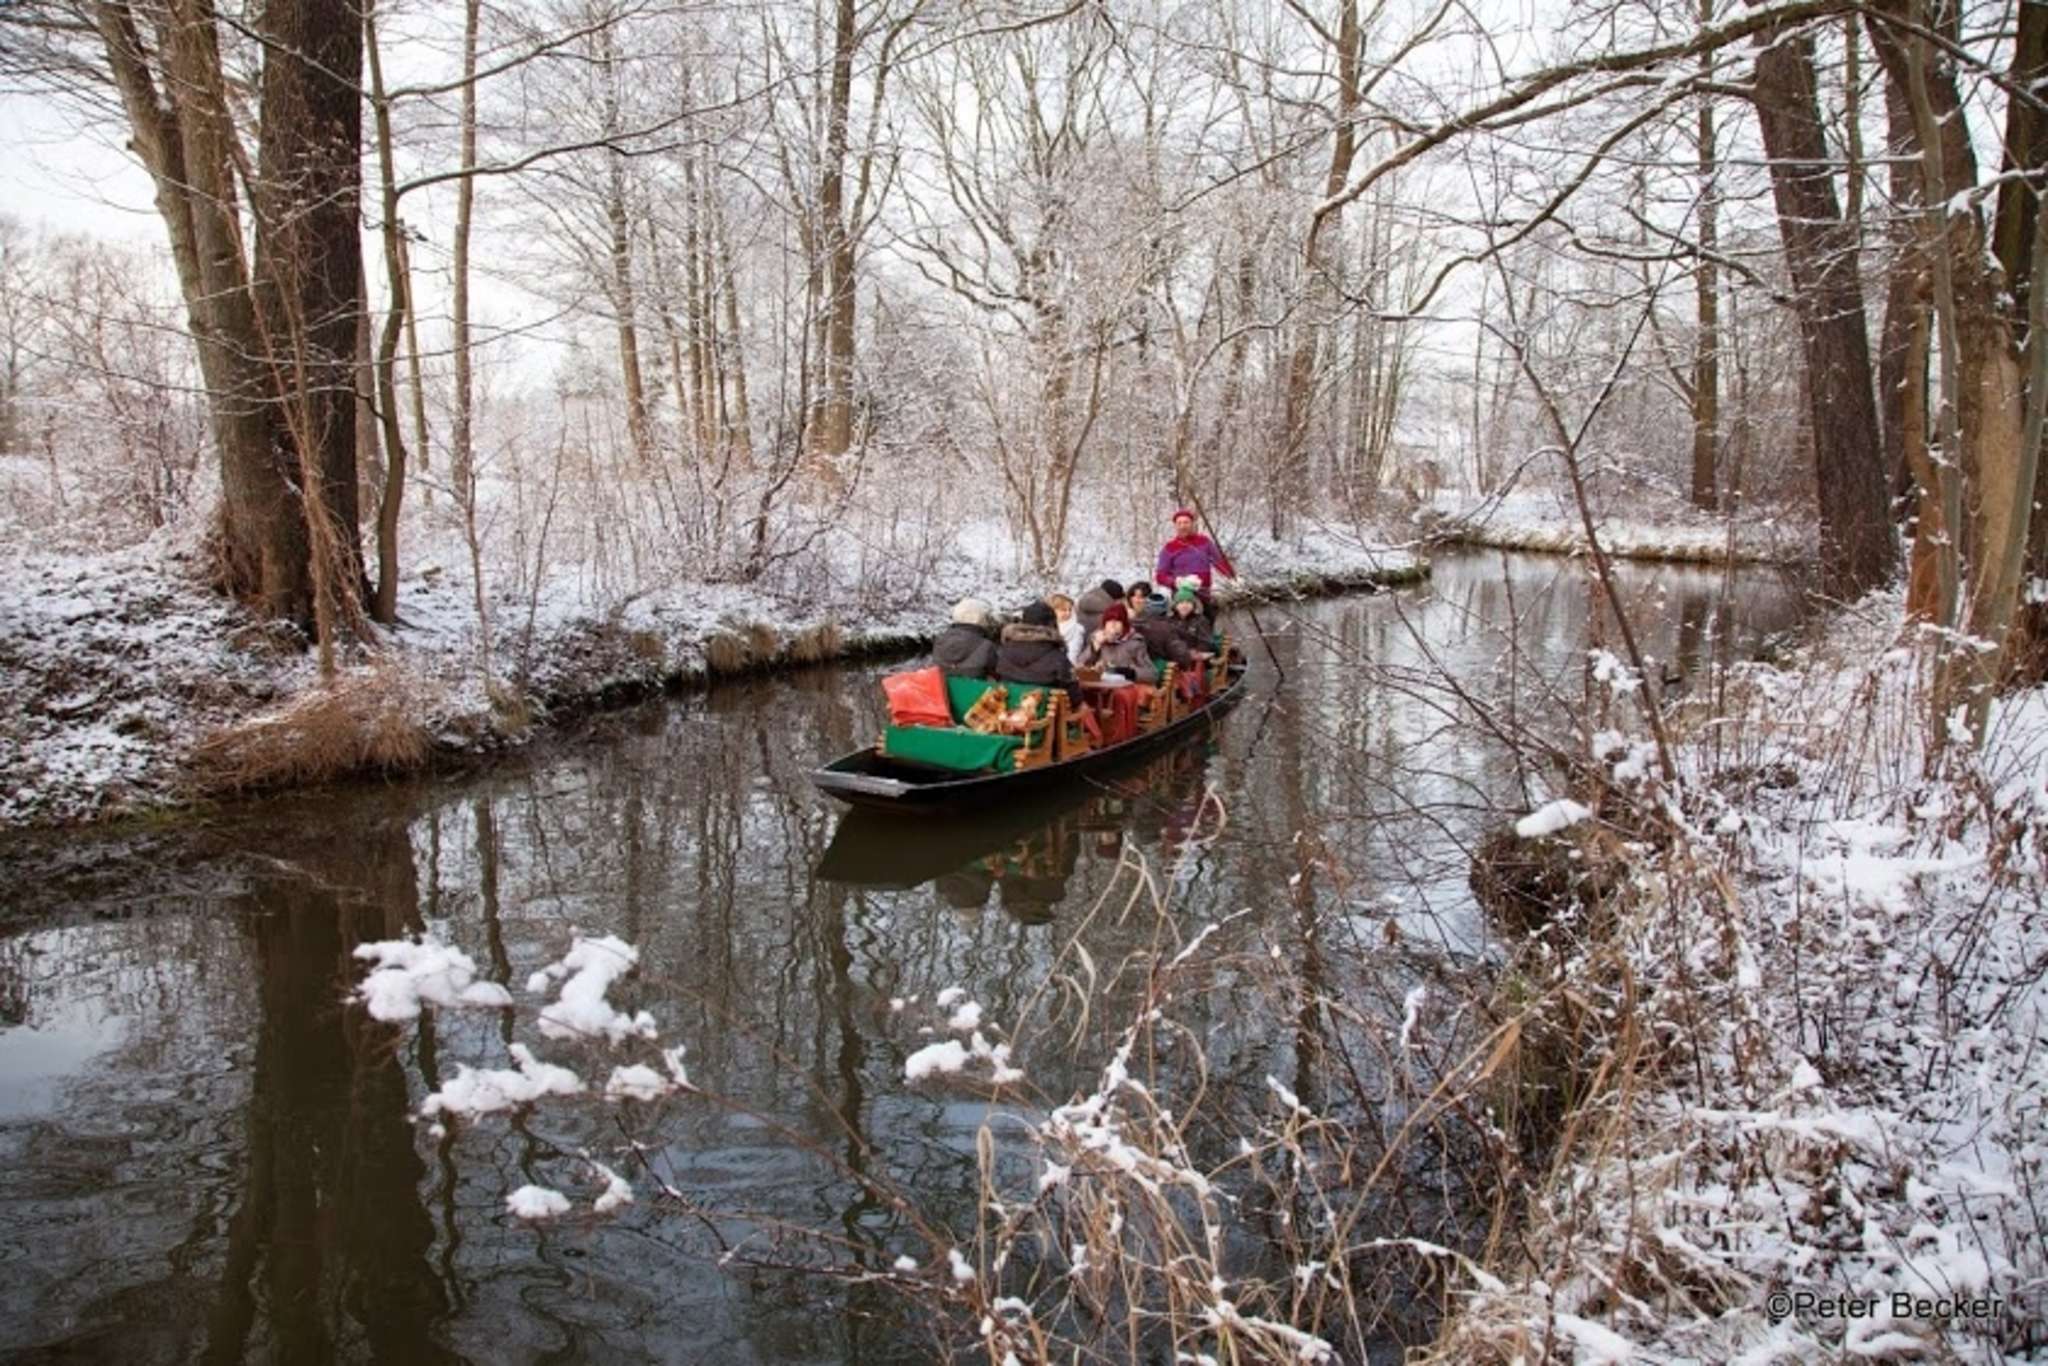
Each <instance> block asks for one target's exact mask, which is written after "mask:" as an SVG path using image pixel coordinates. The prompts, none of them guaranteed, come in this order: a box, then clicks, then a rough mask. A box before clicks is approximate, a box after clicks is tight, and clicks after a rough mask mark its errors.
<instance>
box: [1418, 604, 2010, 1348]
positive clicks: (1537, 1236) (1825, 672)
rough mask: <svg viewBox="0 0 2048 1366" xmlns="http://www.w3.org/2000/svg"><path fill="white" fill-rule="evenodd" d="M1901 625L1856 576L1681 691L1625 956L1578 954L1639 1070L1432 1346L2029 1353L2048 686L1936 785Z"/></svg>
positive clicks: (1588, 987) (1617, 943)
mask: <svg viewBox="0 0 2048 1366" xmlns="http://www.w3.org/2000/svg"><path fill="white" fill-rule="evenodd" d="M1900 619H1901V610H1900V604H1899V602H1898V601H1897V599H1896V598H1895V597H1893V598H1883V597H1880V598H1876V599H1872V600H1869V601H1866V602H1865V603H1864V604H1862V606H1861V607H1860V608H1859V609H1857V611H1856V612H1854V613H1852V614H1850V615H1848V616H1847V617H1845V618H1844V619H1843V620H1842V621H1841V622H1840V623H1839V625H1838V627H1837V629H1836V630H1835V631H1834V632H1833V633H1832V634H1831V635H1830V636H1829V637H1828V639H1827V640H1826V641H1824V642H1823V643H1822V644H1821V645H1820V646H1818V647H1817V648H1816V650H1815V652H1814V653H1813V655H1812V656H1811V657H1809V658H1808V659H1806V660H1803V661H1800V662H1799V663H1798V664H1796V665H1793V666H1790V667H1787V668H1783V669H1780V668H1769V667H1764V666H1743V667H1742V668H1741V669H1739V670H1738V672H1737V675H1736V677H1735V678H1734V679H1733V680H1732V682H1731V685H1730V688H1729V690H1728V693H1727V696H1726V699H1725V703H1724V705H1722V706H1720V707H1717V708H1715V709H1714V710H1712V711H1708V710H1705V709H1703V710H1702V711H1701V712H1700V714H1699V715H1698V716H1697V717H1695V718H1694V724H1693V726H1692V728H1691V731H1690V738H1689V739H1688V740H1687V741H1686V742H1685V744H1684V748H1683V752H1682V755H1681V759H1682V766H1683V768H1684V770H1685V773H1686V777H1685V782H1684V783H1683V784H1682V787H1681V790H1682V791H1684V792H1685V793H1686V794H1687V795H1686V796H1684V797H1683V798H1682V799H1681V800H1680V802H1679V803H1678V809H1679V811H1680V813H1681V816H1680V819H1681V820H1682V822H1683V826H1684V831H1685V833H1684V834H1683V835H1682V836H1681V838H1680V840H1679V842H1678V844H1677V846H1676V847H1675V848H1674V849H1673V850H1672V851H1671V852H1670V853H1669V854H1668V855H1666V856H1662V857H1646V858H1643V859H1642V860H1641V862H1640V864H1639V869H1640V871H1639V879H1640V883H1639V886H1638V889H1637V890H1638V892H1639V893H1640V895H1639V896H1638V898H1637V899H1636V900H1635V901H1634V903H1633V908H1632V910H1631V912H1630V914H1629V915H1628V916H1627V917H1626V918H1625V922H1624V923H1623V924H1622V925H1621V926H1620V927H1619V929H1618V931H1617V933H1616V935H1615V937H1614V939H1613V941H1612V943H1613V946H1614V947H1615V948H1616V949H1617V950H1618V951H1619V955H1620V960H1621V961H1620V962H1619V963H1617V962H1616V961H1615V960H1614V959H1611V958H1608V957H1606V955H1605V954H1604V953H1600V954H1594V955H1592V956H1590V957H1589V958H1587V959H1586V960H1585V961H1580V962H1573V963H1569V964H1568V966H1567V969H1566V970H1567V974H1568V976H1569V978H1570V980H1572V981H1573V982H1574V983H1575V987H1574V990H1575V991H1577V992H1579V993H1581V995H1582V997H1583V998H1592V999H1596V1000H1604V1001H1605V1002H1606V1003H1607V1005H1608V1006H1609V1008H1610V1010H1611V1012H1612V1014H1611V1015H1610V1019H1613V1020H1619V1019H1620V1018H1621V1017H1622V1016H1623V1015H1628V1016H1630V1017H1632V1025H1633V1029H1634V1033H1633V1034H1632V1035H1629V1036H1625V1037H1632V1038H1633V1039H1635V1040H1637V1041H1639V1042H1640V1043H1641V1044H1642V1045H1643V1048H1644V1053H1643V1054H1642V1055H1641V1056H1642V1058H1643V1059H1644V1060H1645V1065H1644V1066H1643V1067H1642V1068H1641V1070H1640V1071H1633V1070H1631V1069H1629V1068H1626V1067H1625V1068H1624V1071H1625V1072H1628V1073H1629V1074H1630V1075H1631V1078H1632V1080H1631V1083H1630V1084H1625V1085H1622V1086H1620V1087H1619V1088H1618V1089H1617V1090H1616V1091H1611V1092H1609V1093H1608V1095H1607V1096H1606V1098H1605V1099H1604V1100H1602V1101H1601V1102H1599V1103H1598V1104H1596V1105H1595V1106H1593V1107H1591V1108H1590V1109H1589V1110H1588V1111H1586V1112H1585V1113H1581V1114H1579V1115H1577V1116H1575V1117H1574V1118H1573V1119H1572V1120H1571V1121H1570V1122H1571V1123H1572V1124H1573V1125H1574V1126H1576V1127H1577V1128H1578V1130H1579V1134H1580V1141H1579V1142H1578V1144H1577V1145H1576V1147H1575V1149H1574V1152H1575V1153H1576V1157H1575V1159H1574V1160H1571V1161H1568V1163H1567V1164H1566V1166H1565V1167H1564V1168H1563V1169H1562V1170H1560V1171H1559V1172H1557V1173H1554V1174H1553V1179H1552V1180H1551V1181H1550V1182H1549V1183H1548V1184H1547V1185H1546V1186H1544V1187H1543V1188H1542V1189H1541V1190H1540V1191H1539V1193H1538V1195H1537V1197H1536V1199H1535V1202H1534V1206H1533V1209H1532V1218H1531V1225H1532V1226H1531V1227H1530V1229H1529V1230H1528V1234H1527V1247H1528V1249H1529V1254H1530V1255H1529V1259H1528V1261H1527V1262H1524V1263H1523V1264H1521V1265H1520V1266H1519V1267H1506V1268H1503V1267H1498V1266H1497V1267H1495V1268H1494V1269H1493V1270H1494V1272H1495V1273H1496V1274H1494V1275H1489V1274H1487V1273H1485V1272H1481V1271H1477V1269H1472V1270H1473V1271H1474V1274H1473V1275H1472V1276H1471V1277H1470V1278H1468V1279H1467V1280H1466V1281H1465V1284H1466V1285H1468V1286H1470V1285H1473V1284H1475V1283H1476V1285H1477V1288H1476V1289H1475V1290H1473V1291H1472V1293H1471V1297H1470V1299H1469V1301H1468V1302H1467V1305H1466V1311H1465V1313H1464V1315H1463V1316H1462V1318H1461V1319H1460V1320H1459V1321H1458V1322H1457V1324H1456V1325H1455V1330H1454V1333H1453V1335H1452V1336H1451V1338H1450V1339H1449V1340H1448V1341H1447V1343H1446V1344H1445V1346H1446V1350H1447V1352H1448V1356H1447V1358H1446V1359H1455V1360H1467V1359H1473V1357H1474V1356H1475V1355H1477V1354H1481V1353H1483V1354H1485V1355H1486V1356H1487V1357H1488V1358H1492V1359H1504V1355H1516V1354H1518V1353H1521V1354H1527V1355H1529V1356H1531V1357H1538V1356H1541V1355H1542V1354H1543V1353H1544V1352H1545V1351H1550V1352H1555V1353H1556V1354H1557V1356H1558V1357H1559V1358H1561V1359H1566V1360H1578V1361H1584V1362H1593V1361H1601V1362H1605V1361H1641V1362H1747V1363H1767V1362H1808V1361H1818V1360H1849V1359H1856V1360H1897V1361H1908V1360H1962V1361H1983V1362H1990V1361H2018V1360H2039V1359H2041V1357H2042V1354H2044V1353H2048V1252H2044V1249H2043V1234H2044V1209H2048V915H2044V913H2043V910H2042V906H2043V903H2044V892H2048V886H2044V884H2048V842H2044V841H2048V692H2044V691H2042V690H2036V691H2033V692H2030V693H2026V694H2023V695H2021V696H2019V697H2017V698H2015V699H2012V700H2009V701H2008V702H2006V703H2005V704H2004V705H2002V706H2001V707H1999V708H1998V710H1997V712H1996V714H1995V719H1994V722H1993V725H1992V726H1991V728H1990V731H1989V733H1988V735H1987V737H1986V740H1985V743H1984V745H1983V748H1982V750H1981V752H1980V755H1979V756H1978V757H1977V758H1976V759H1975V760H1974V761H1972V762H1970V763H1968V764H1966V765H1965V766H1964V767H1963V768H1962V770H1961V771H1959V772H1957V773H1955V774H1953V775H1952V776H1949V777H1947V778H1944V779H1942V780H1940V781H1931V780H1928V779H1927V778H1925V777H1924V776H1923V773H1922V761H1921V754H1920V747H1919V741H1920V736H1921V735H1922V734H1923V733H1924V729H1923V716H1922V711H1923V706H1924V703H1923V701H1922V699H1923V697H1924V685H1925V682H1926V680H1925V678H1924V676H1923V671H1924V669H1925V667H1926V657H1925V654H1924V652H1922V651H1920V650H1918V649H1914V648H1909V645H1908V644H1907V643H1904V642H1909V641H1910V640H1911V637H1910V636H1909V635H1907V634H1905V633H1903V632H1902V631H1901V629H1900V627H1899V622H1900ZM1615 752H1616V753H1617V754H1618V753H1619V752H1620V751H1619V750H1616V751H1615ZM1644 758H1645V755H1644V752H1643V750H1642V749H1641V748H1640V747H1637V748H1636V749H1635V751H1634V753H1633V754H1632V756H1630V757H1629V758H1624V759H1622V761H1621V765H1622V766H1624V767H1625V769H1626V771H1625V772H1624V773H1623V774H1622V775H1621V777H1620V778H1619V781H1621V782H1624V783H1627V782H1633V781H1641V779H1640V778H1639V777H1636V776H1635V775H1638V774H1641V773H1643V772H1645V771H1647V767H1648V766H1647V765H1646V764H1645V763H1644ZM1560 952H1562V953H1565V954H1566V956H1567V957H1568V956H1569V953H1570V951H1569V950H1568V949H1561V950H1560ZM1624 965H1625V966H1626V968H1627V979H1628V980H1629V982H1630V989H1631V991H1632V993H1633V995H1632V996H1631V997H1630V999H1629V1000H1628V1001H1627V1002H1625V1003H1624V1002H1623V1000H1622V998H1621V993H1620V989H1619V986H1618V982H1619V981H1620V980H1621V974H1620V972H1619V968H1620V967H1621V966H1624ZM1650 1060H1654V1061H1650ZM1610 1080H1612V1078H1610Z"/></svg>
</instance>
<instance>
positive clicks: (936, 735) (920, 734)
mask: <svg viewBox="0 0 2048 1366" xmlns="http://www.w3.org/2000/svg"><path fill="white" fill-rule="evenodd" d="M1023 744H1024V741H1023V739H1022V738H1021V737H1020V736H1015V735H981V734H977V733H976V732H974V731H971V730H963V729H960V728H959V727H942V726H891V727H889V728H888V729H887V730H885V731H883V732H882V753H884V754H886V755H888V756H889V757H890V758H892V759H907V760H910V761H911V762H913V763H920V764H931V765H933V766H934V767H936V768H950V769H952V770H954V771H955V772H959V773H978V772H981V771H983V770H985V769H993V770H995V771H996V772H998V773H1008V772H1009V771H1010V770H1011V769H1013V768H1014V767H1016V762H1017V751H1018V750H1019V749H1020V748H1022V747H1023Z"/></svg>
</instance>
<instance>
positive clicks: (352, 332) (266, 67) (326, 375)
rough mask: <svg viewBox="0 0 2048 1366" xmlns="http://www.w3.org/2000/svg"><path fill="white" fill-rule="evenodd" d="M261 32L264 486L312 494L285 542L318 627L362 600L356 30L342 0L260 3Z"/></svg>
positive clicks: (259, 264)
mask: <svg viewBox="0 0 2048 1366" xmlns="http://www.w3.org/2000/svg"><path fill="white" fill-rule="evenodd" d="M262 31H263V36H264V40H265V54H266V55H265V59H264V63H263V79H262V83H261V93H260V97H259V103H258V112H259V117H260V118H261V120H262V124H261V126H262V141H261V151H260V155H259V160H258V175H257V184H256V189H255V199H256V203H257V205H258V232H257V235H256V288H257V296H258V299H259V300H260V301H261V303H262V305H263V307H262V312H263V317H262V318H261V320H260V325H261V328H262V331H263V334H264V335H263V336H262V338H261V340H262V341H263V342H265V343H266V344H267V347H266V354H267V356H268V359H269V364H270V369H271V375H272V395H273V396H274V398H275V399H276V411H277V418H278V421H277V422H276V423H274V426H276V427H277V428H278V429H279V435H280V437H281V438H282V439H281V441H280V442H279V443H278V445H277V447H276V448H275V450H274V458H273V462H272V467H271V470H270V471H269V477H271V478H277V479H283V480H285V481H286V482H287V483H288V484H289V483H291V482H297V483H298V484H299V486H300V487H301V488H302V489H305V490H307V491H308V492H309V493H314V492H315V491H317V494H316V496H312V497H308V498H305V499H299V500H293V501H294V503H295V504H296V507H295V511H296V516H295V517H294V518H293V520H294V521H295V522H296V523H297V525H296V527H295V528H294V534H293V540H294V542H295V545H303V546H304V551H303V552H296V550H295V553H302V555H303V559H304V562H305V564H306V579H307V589H308V590H309V592H310V593H311V595H312V597H313V599H314V602H313V606H314V611H315V616H316V617H324V616H325V615H326V614H327V613H329V612H331V611H335V610H346V609H345V608H343V606H342V602H341V599H342V597H343V596H344V595H346V597H347V599H348V602H349V603H350V604H353V603H355V602H357V601H359V600H360V594H361V587H362V583H363V551H362V541H361V537H360V534H359V532H358V522H359V520H360V519H359V516H358V500H357V492H356V412H355V401H354V387H353V376H352V371H353V368H354V356H355V337H356V319H357V315H358V314H359V313H360V312H361V311H362V307H363V244H362V228H361V221H362V215H361V208H360V203H359V199H360V192H361V182H362V150H363V106H362V91H361V76H362V70H363V30H362V21H361V16H360V14H359V13H358V12H357V10H356V8H355V6H354V5H352V4H350V3H348V0H270V3H268V4H267V5H266V6H265V7H264V9H263V19H262ZM329 636H331V632H327V631H323V637H329Z"/></svg>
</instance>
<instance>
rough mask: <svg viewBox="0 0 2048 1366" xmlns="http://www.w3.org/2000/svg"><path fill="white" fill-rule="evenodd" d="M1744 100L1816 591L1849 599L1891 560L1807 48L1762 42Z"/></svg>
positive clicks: (1859, 311)
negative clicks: (1772, 245)
mask: <svg viewBox="0 0 2048 1366" xmlns="http://www.w3.org/2000/svg"><path fill="white" fill-rule="evenodd" d="M1763 41H1764V46H1763V47H1762V49H1761V50H1760V51H1759V52H1758V53H1757V58H1756V81H1755V86H1754V96H1753V98H1754V100H1755V103H1756V110H1757V122H1758V124H1759V126H1760V128H1761V130H1762V133H1763V141H1764V150H1765V152H1766V153H1767V154H1768V156H1769V157H1770V161H1771V166H1770V170H1771V192H1772V196H1773V198H1774V199H1775V201H1776V204H1777V210H1778V232H1779V236H1780V237H1781V238H1782V240H1783V242H1784V246H1785V262H1786V270H1787V273H1788V275H1789V276H1790V277H1791V282H1792V292H1793V296H1794V301H1795V306H1796V308H1797V310H1798V314H1799V332H1800V341H1801V344H1802V347H1803V349H1804V353H1805V362H1806V363H1805V371H1806V378H1807V388H1808V394H1809V399H1808V405H1809V406H1808V414H1809V417H1810V420H1811V426H1812V430H1813V444H1814V473H1815V477H1816V482H1817V484H1818V486H1819V495H1820V522H1821V526H1820V542H1821V544H1820V552H1821V554H1820V567H1821V588H1822V591H1823V592H1826V593H1829V594H1831V595H1833V596H1835V597H1838V598H1851V597H1855V596H1857V595H1858V594H1861V593H1862V592H1864V591H1865V590H1866V589H1870V588H1874V587H1876V586H1877V585H1878V584H1881V583H1883V582H1884V581H1885V580H1886V579H1887V578H1889V577H1890V576H1891V573H1892V571H1893V569H1894V567H1895V566H1896V565H1897V562H1898V555H1897V551H1896V549H1895V547H1894V546H1893V543H1892V527H1891V519H1890V517H1889V516H1888V515H1887V512H1886V505H1887V502H1888V499H1887V496H1886V480H1885V471H1884V469H1883V467H1882V465H1881V463H1880V462H1881V456H1880V453H1879V452H1880V449H1881V448H1880V443H1879V435H1878V428H1877V406H1876V402H1875V399H1874V397H1873V395H1872V392H1871V373H1870V342H1869V338H1868V336H1867V335H1866V332H1865V325H1864V316H1863V287H1862V284H1861V282H1860V281H1859V280H1858V278H1857V271H1856V241H1855V234H1854V231H1853V229H1852V227H1851V225H1849V224H1848V223H1846V222H1845V221H1844V220H1843V218H1842V213H1841V209H1840V207H1839V205H1838V204H1837V201H1836V199H1835V186H1834V177H1833V168H1832V166H1831V164H1830V161H1829V157H1828V147H1827V135H1826V127H1825V125H1824V124H1823V123H1822V121H1821V115H1820V96H1819V92H1818V89H1817V87H1816V83H1815V79H1814V69H1813V39H1812V37H1811V36H1810V35H1807V34H1801V33H1784V32H1774V33H1766V34H1765V35H1764V39H1763Z"/></svg>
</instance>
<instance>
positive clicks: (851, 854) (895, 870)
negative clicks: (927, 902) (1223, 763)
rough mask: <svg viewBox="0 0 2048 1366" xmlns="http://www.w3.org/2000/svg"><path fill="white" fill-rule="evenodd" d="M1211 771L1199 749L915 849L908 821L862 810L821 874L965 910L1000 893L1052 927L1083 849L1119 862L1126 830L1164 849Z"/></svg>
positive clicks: (969, 820) (835, 838) (963, 823)
mask: <svg viewBox="0 0 2048 1366" xmlns="http://www.w3.org/2000/svg"><path fill="white" fill-rule="evenodd" d="M1203 771H1204V763H1203V759H1202V751H1201V750H1200V749H1198V748H1189V749H1182V750H1177V751H1175V752H1174V753H1172V754H1167V755H1160V756H1155V758H1154V760H1153V762H1152V763H1150V764H1146V765H1143V766H1141V767H1138V768H1135V769H1129V770H1126V771H1124V772H1121V773H1118V774H1114V775H1109V776H1104V777H1101V778H1099V779H1098V780H1096V781H1093V782H1082V783H1069V784H1065V785H1063V786H1061V787H1060V788H1058V789H1056V790H1054V791H1053V792H1050V793H1043V794H1040V795H1038V796H1037V797H1034V798H1029V799H1019V800H1017V801H1014V802H1007V803H1003V804H1001V805H998V806H992V807H989V808H986V809H985V810H983V811H981V812H979V813H977V814H975V815H973V816H963V817H961V818H960V819H958V820H949V821H940V822H937V823H935V824H932V825H928V826H922V827H920V828H919V830H918V836H917V838H916V839H905V838H904V834H905V827H904V824H903V822H902V820H901V819H900V818H898V817H896V816H892V815H888V814H885V813H882V812H876V811H871V810H864V809H862V808H859V807H856V808H854V809H853V810H851V811H848V812H847V813H846V814H845V815H844V816H842V817H841V818H840V821H839V827H838V829H836V830H835V831H834V832H833V834H832V843H831V844H830V845H829V846H828V847H827V848H826V850H825V854H824V857H823V858H821V859H820V860H819V861H818V869H817V874H818V876H819V877H820V878H821V879H823V880H825V881H828V882H840V883H846V884H849V885H853V886H862V887H875V888H882V889H893V890H905V889H908V888H912V887H919V886H922V885H924V884H925V883H927V882H930V883H934V884H935V885H936V890H937V891H938V893H939V897H940V899H941V900H943V901H945V902H946V903H947V904H948V905H951V906H954V907H956V908H958V909H961V910H973V909H978V908H980V907H982V906H985V905H987V904H988V900H989V896H990V894H991V892H997V891H999V892H1000V893H1001V896H1002V902H1003V906H1004V908H1005V909H1006V910H1009V911H1010V912H1011V913H1012V914H1014V915H1017V916H1018V918H1020V919H1024V920H1037V919H1045V918H1049V917H1050V916H1051V913H1052V907H1053V906H1054V904H1056V903H1057V902H1058V901H1059V900H1060V899H1061V898H1062V897H1063V896H1064V895H1065V893H1066V880H1067V878H1068V877H1069V876H1070V875H1071V874H1072V873H1073V871H1074V865H1075V863H1076V861H1077V859H1078V856H1079V854H1080V851H1081V850H1082V849H1083V848H1084V847H1086V846H1092V847H1093V848H1094V850H1095V852H1096V854H1097V855H1098V856H1099V857H1107V858H1111V859H1114V858H1115V857H1116V855H1117V851H1118V849H1119V848H1120V846H1121V844H1122V841H1123V838H1124V835H1125V832H1126V831H1127V830H1138V829H1143V828H1145V827H1146V826H1148V825H1150V826H1151V827H1152V828H1153V829H1154V831H1155V833H1156V834H1157V835H1158V837H1159V838H1160V839H1161V840H1162V841H1163V842H1164V841H1167V840H1169V839H1171V838H1172V837H1174V836H1175V835H1176V834H1177V833H1178V832H1180V831H1182V830H1183V829H1184V827H1185V826H1186V825H1188V824H1189V823H1190V822H1191V821H1192V819H1194V817H1193V816H1192V815H1191V814H1190V815H1183V814H1182V813H1195V812H1198V810H1199V808H1200V805H1201V799H1202V792H1203V785H1202V779H1203Z"/></svg>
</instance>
